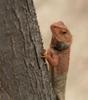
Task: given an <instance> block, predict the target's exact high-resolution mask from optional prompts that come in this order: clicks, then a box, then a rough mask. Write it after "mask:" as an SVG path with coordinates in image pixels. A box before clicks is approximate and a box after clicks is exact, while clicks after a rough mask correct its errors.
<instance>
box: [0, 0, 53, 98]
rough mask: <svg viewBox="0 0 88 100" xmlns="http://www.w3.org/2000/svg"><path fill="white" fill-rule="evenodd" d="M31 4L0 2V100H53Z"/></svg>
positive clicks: (22, 0) (16, 0)
mask: <svg viewBox="0 0 88 100" xmlns="http://www.w3.org/2000/svg"><path fill="white" fill-rule="evenodd" d="M42 48H43V46H42V40H41V36H40V32H39V27H38V23H37V19H36V14H35V9H34V5H33V1H32V0H0V100H55V96H54V93H53V90H52V86H51V83H50V80H49V74H48V70H47V66H46V64H45V63H44V61H43V60H42V59H41V51H42Z"/></svg>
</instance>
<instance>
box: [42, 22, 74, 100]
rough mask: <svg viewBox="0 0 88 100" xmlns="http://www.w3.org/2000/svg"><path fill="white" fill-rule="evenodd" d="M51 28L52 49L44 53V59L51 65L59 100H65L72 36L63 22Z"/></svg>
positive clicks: (53, 83)
mask: <svg viewBox="0 0 88 100" xmlns="http://www.w3.org/2000/svg"><path fill="white" fill-rule="evenodd" d="M50 28H51V32H52V39H51V43H50V47H49V49H48V50H45V51H44V52H43V55H42V57H43V58H44V59H46V60H47V61H48V63H49V69H50V72H51V79H52V86H53V89H54V91H55V94H56V96H57V100H65V87H66V78H67V72H68V67H69V56H70V48H71V44H72V35H71V33H70V31H69V30H68V28H67V27H66V26H65V24H64V23H63V22H62V21H59V22H56V23H54V24H52V25H51V26H50Z"/></svg>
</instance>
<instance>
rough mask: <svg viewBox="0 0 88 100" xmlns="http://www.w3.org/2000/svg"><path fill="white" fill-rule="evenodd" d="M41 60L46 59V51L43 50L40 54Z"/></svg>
mask: <svg viewBox="0 0 88 100" xmlns="http://www.w3.org/2000/svg"><path fill="white" fill-rule="evenodd" d="M41 58H42V59H45V58H46V50H45V49H43V51H42V52H41Z"/></svg>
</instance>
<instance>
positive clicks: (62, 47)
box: [52, 42, 69, 51]
mask: <svg viewBox="0 0 88 100" xmlns="http://www.w3.org/2000/svg"><path fill="white" fill-rule="evenodd" d="M52 48H53V49H54V50H57V51H63V50H66V49H68V48H69V45H67V44H66V43H64V42H58V43H56V44H55V45H54V46H53V47H52Z"/></svg>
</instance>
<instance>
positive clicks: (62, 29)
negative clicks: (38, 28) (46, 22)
mask: <svg viewBox="0 0 88 100" xmlns="http://www.w3.org/2000/svg"><path fill="white" fill-rule="evenodd" d="M51 31H52V40H51V44H52V46H53V48H54V49H55V50H58V51H62V50H65V49H67V48H69V47H70V45H71V43H72V35H71V33H70V31H69V30H68V28H67V27H66V26H65V24H64V23H63V22H62V21H59V22H56V23H54V24H52V25H51Z"/></svg>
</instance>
